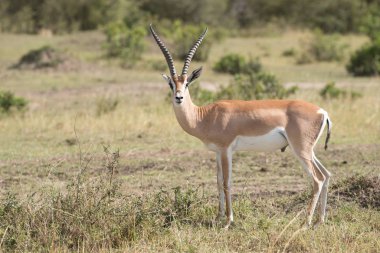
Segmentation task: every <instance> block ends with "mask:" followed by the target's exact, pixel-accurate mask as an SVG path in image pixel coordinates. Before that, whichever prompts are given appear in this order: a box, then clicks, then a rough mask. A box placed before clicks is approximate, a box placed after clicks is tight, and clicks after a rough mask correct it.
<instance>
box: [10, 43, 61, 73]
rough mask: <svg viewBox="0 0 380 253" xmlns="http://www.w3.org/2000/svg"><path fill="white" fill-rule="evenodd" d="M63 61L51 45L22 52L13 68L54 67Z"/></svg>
mask: <svg viewBox="0 0 380 253" xmlns="http://www.w3.org/2000/svg"><path fill="white" fill-rule="evenodd" d="M62 62H63V57H62V55H61V54H60V53H59V52H58V51H57V50H56V49H54V48H52V47H51V46H43V47H41V48H38V49H35V50H31V51H29V52H28V53H26V54H24V55H23V56H22V57H21V59H20V60H19V62H18V63H17V64H16V65H15V66H13V67H14V68H31V69H40V68H54V67H57V66H58V65H59V64H60V63H62Z"/></svg>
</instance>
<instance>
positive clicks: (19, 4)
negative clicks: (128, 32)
mask: <svg viewBox="0 0 380 253" xmlns="http://www.w3.org/2000/svg"><path fill="white" fill-rule="evenodd" d="M124 2H125V1H123V0H111V1H109V0H81V1H76V0H64V1H63V0H58V1H57V0H32V1H25V0H4V1H2V3H1V4H0V11H1V12H2V15H1V16H0V19H1V23H2V27H1V29H2V30H4V31H12V32H27V33H35V32H38V30H39V29H41V28H45V29H50V30H52V31H53V32H54V33H62V32H72V31H76V30H91V29H96V28H98V27H99V26H101V25H105V24H107V23H108V22H110V21H114V20H118V19H120V9H121V8H122V7H126V6H125V4H124ZM125 14H126V13H125V11H124V13H123V15H125Z"/></svg>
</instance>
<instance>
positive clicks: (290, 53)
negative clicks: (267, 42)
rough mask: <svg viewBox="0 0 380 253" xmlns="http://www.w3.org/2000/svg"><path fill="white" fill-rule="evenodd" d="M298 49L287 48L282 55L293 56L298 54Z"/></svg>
mask: <svg viewBox="0 0 380 253" xmlns="http://www.w3.org/2000/svg"><path fill="white" fill-rule="evenodd" d="M296 53H297V52H296V50H295V49H294V48H289V49H286V50H284V51H283V52H282V56H284V57H293V56H295V55H296Z"/></svg>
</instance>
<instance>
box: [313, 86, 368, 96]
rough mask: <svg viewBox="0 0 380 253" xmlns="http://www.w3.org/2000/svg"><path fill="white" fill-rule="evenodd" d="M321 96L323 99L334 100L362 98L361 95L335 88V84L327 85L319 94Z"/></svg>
mask: <svg viewBox="0 0 380 253" xmlns="http://www.w3.org/2000/svg"><path fill="white" fill-rule="evenodd" d="M319 95H321V97H322V98H323V99H333V98H346V97H350V98H351V99H356V98H359V97H361V96H362V94H361V93H359V92H355V91H350V92H348V91H346V90H344V89H340V88H338V87H336V86H335V83H334V82H330V83H328V84H326V86H325V87H323V89H322V90H321V91H320V92H319Z"/></svg>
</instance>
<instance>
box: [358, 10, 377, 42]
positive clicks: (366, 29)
mask: <svg viewBox="0 0 380 253" xmlns="http://www.w3.org/2000/svg"><path fill="white" fill-rule="evenodd" d="M360 30H361V31H362V32H363V33H365V34H367V35H368V37H369V38H370V39H371V41H377V40H380V4H377V5H376V4H373V5H371V8H370V9H369V11H368V12H367V13H366V14H365V15H364V16H363V18H362V21H361V26H360Z"/></svg>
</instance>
